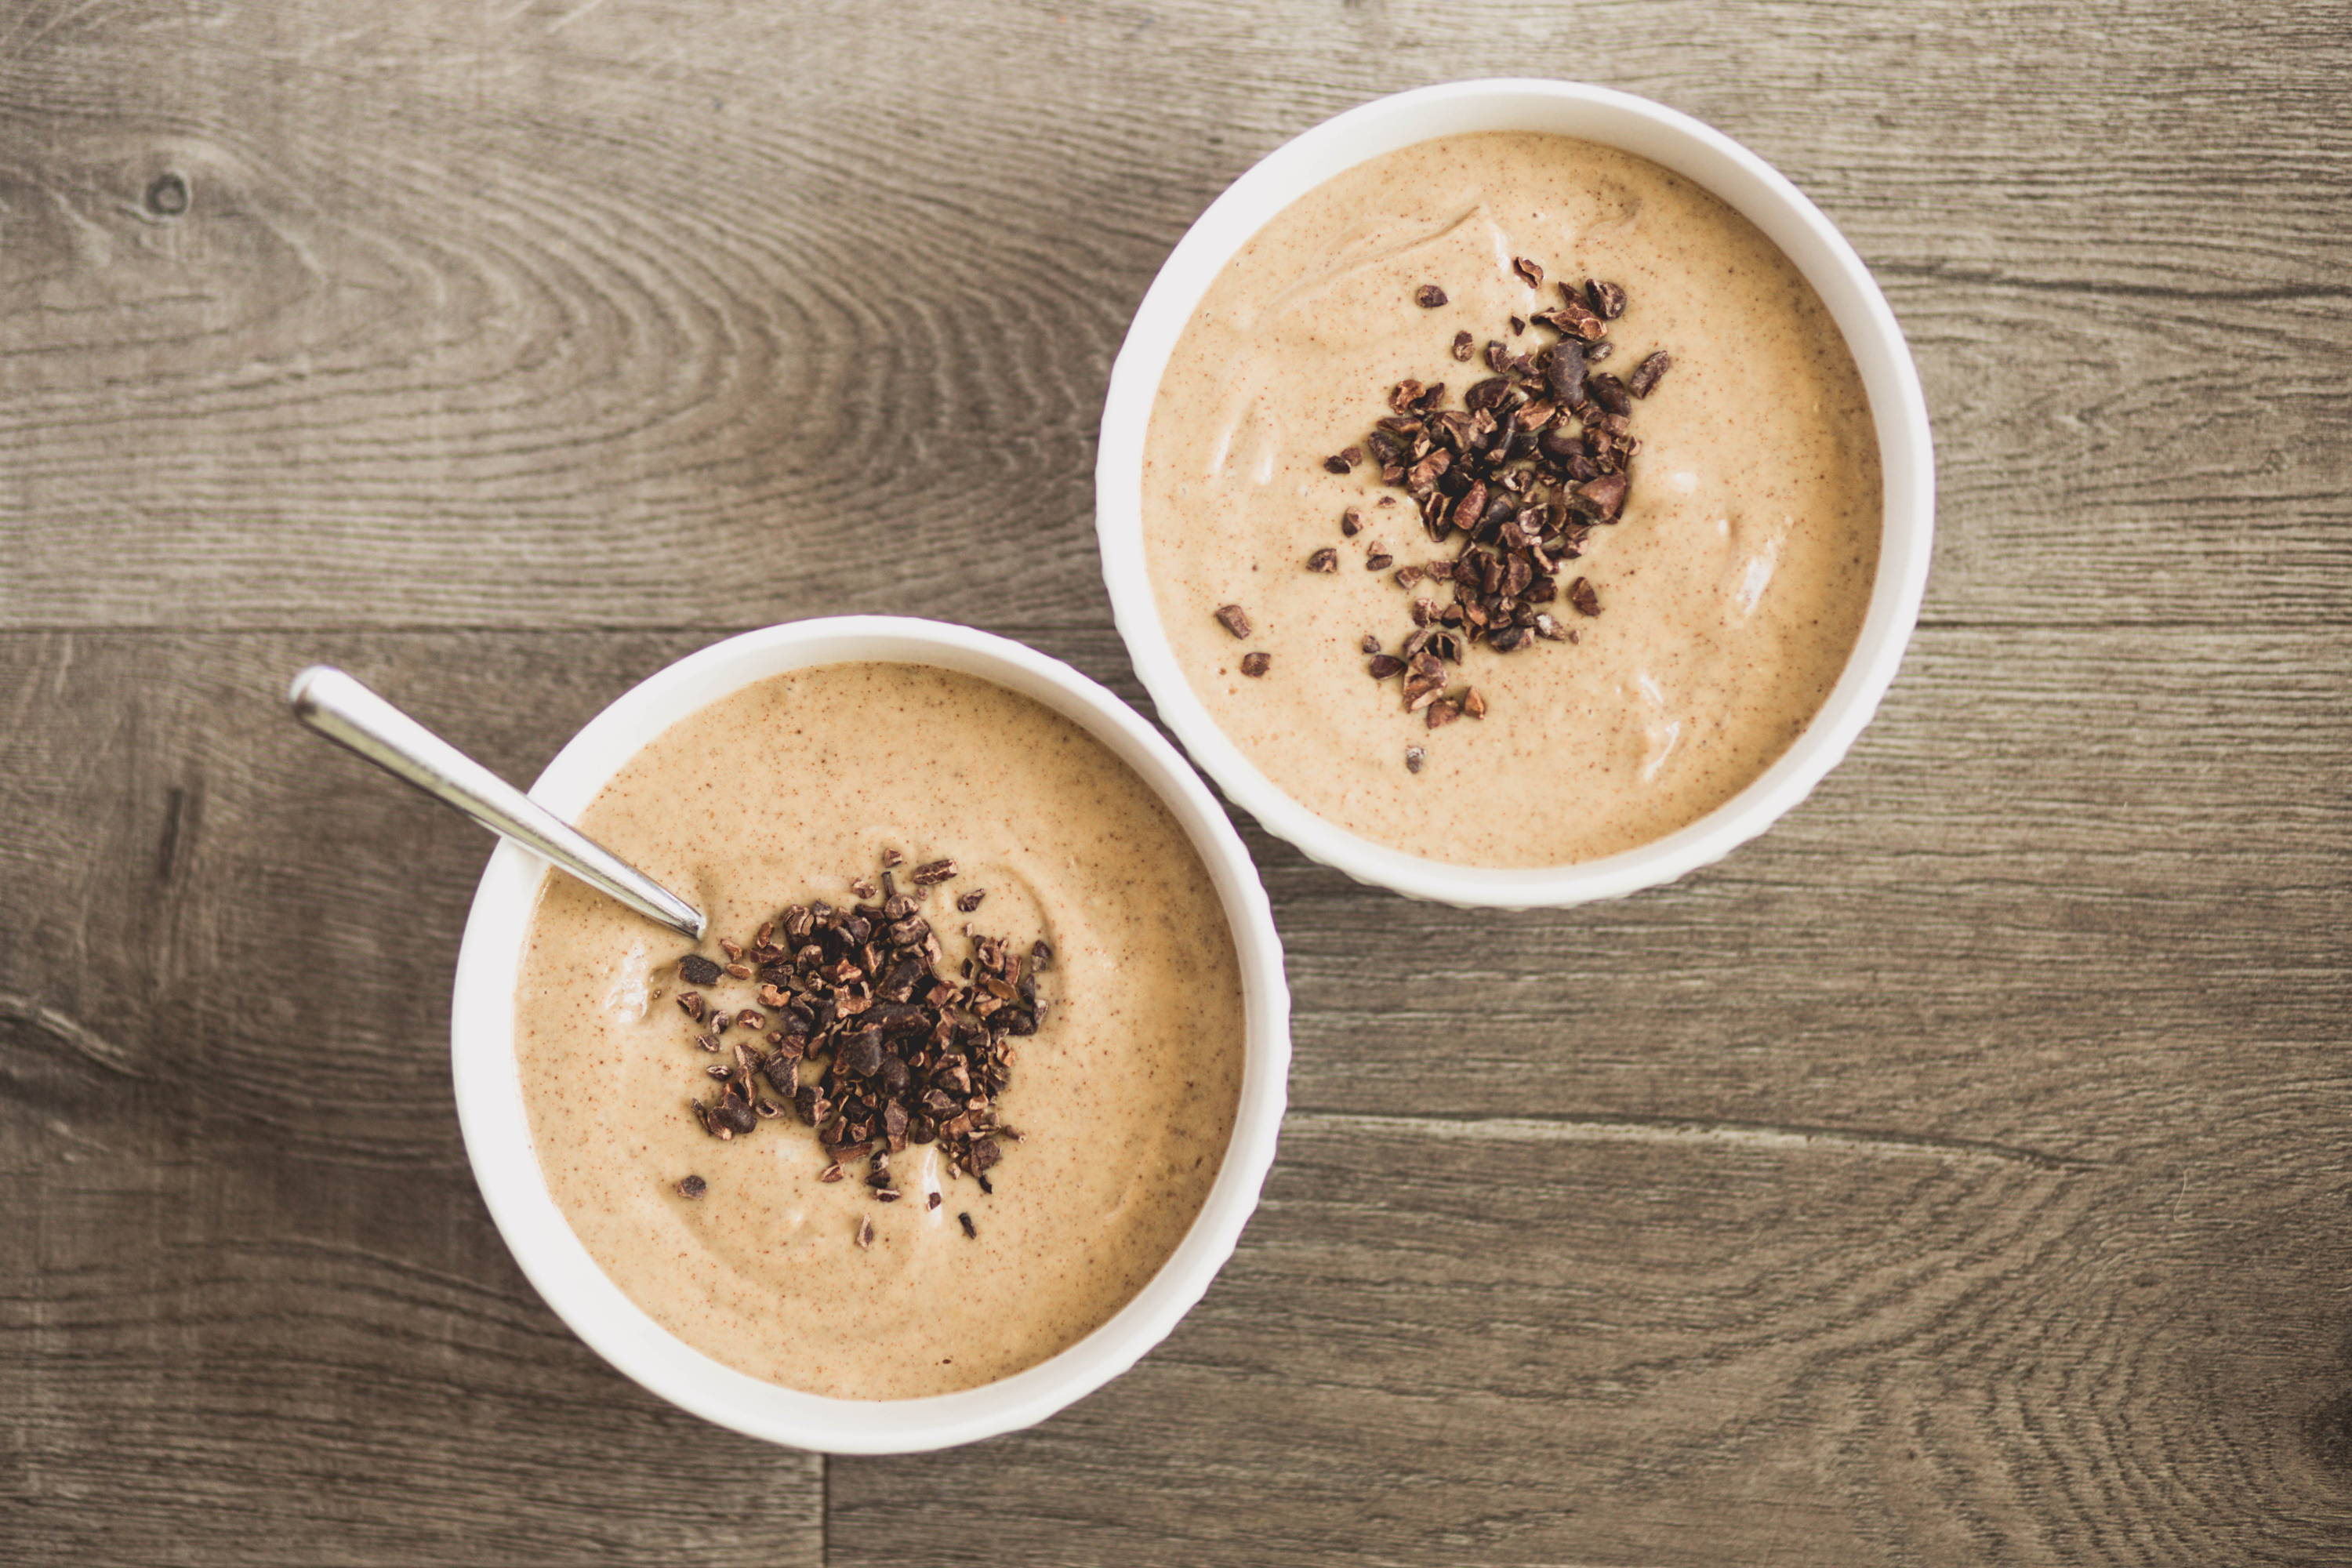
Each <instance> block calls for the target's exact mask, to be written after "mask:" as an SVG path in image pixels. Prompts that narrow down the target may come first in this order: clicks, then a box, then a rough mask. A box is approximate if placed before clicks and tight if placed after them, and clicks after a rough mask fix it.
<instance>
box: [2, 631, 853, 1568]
mask: <svg viewBox="0 0 2352 1568" xmlns="http://www.w3.org/2000/svg"><path fill="white" fill-rule="evenodd" d="M33 651H34V649H33V648H32V647H31V646H30V645H29V644H28V643H27V642H26V640H25V639H12V640H9V641H8V642H7V643H6V644H5V650H0V712H4V713H5V715H6V717H7V719H8V720H9V721H10V724H9V728H10V730H11V731H12V733H11V734H10V736H9V738H8V740H7V741H6V742H5V744H0V752H5V763H0V772H5V782H0V840H5V845H6V848H5V853H0V908H5V910H7V911H8V917H7V918H6V919H5V921H0V1215H7V1216H8V1219H7V1221H6V1223H5V1224H0V1410H5V1412H6V1413H7V1414H6V1418H5V1420H0V1561H6V1562H10V1563H63V1562H69V1561H81V1562H89V1563H133V1562H136V1563H224V1562H236V1563H255V1564H277V1563H283V1564H288V1565H299V1568H318V1565H321V1564H329V1563H403V1564H422V1563H449V1564H454V1565H465V1568H472V1565H476V1564H479V1563H485V1562H499V1563H551V1564H555V1563H582V1562H590V1561H593V1562H599V1563H604V1562H614V1563H623V1562H626V1563H661V1564H677V1563H740V1562H743V1561H746V1560H747V1559H749V1558H750V1557H751V1555H752V1554H754V1553H756V1554H757V1556H758V1559H759V1560H760V1561H761V1562H765V1563H780V1564H793V1563H805V1564H812V1565H814V1564H815V1563H820V1562H821V1561H822V1560H823V1554H824V1553H823V1546H824V1542H823V1518H822V1511H823V1496H824V1491H823V1468H822V1461H821V1460H819V1459H817V1458H814V1457H811V1456H807V1455H802V1454H793V1453H789V1452H786V1451H784V1450H782V1449H777V1448H773V1447H769V1446H767V1445H765V1444H761V1443H756V1442H752V1441H750V1440H748V1439H741V1438H737V1437H734V1436H731V1435H730V1434H727V1433H723V1432H720V1431H718V1430H717V1429H715V1428H712V1427H710V1426H706V1425H705V1424H704V1423H702V1422H700V1421H699V1420H697V1419H695V1418H693V1417H691V1416H688V1415H685V1414H684V1413H683V1412H680V1411H678V1410H677V1409H675V1408H674V1407H672V1406H670V1405H667V1404H666V1403H664V1402H663V1401H660V1400H658V1399H656V1398H655V1397H654V1396H653V1395H651V1394H646V1393H645V1392H643V1391H642V1390H640V1389H638V1388H637V1387H635V1385H634V1384H629V1383H627V1382H625V1380H623V1379H622V1378H621V1377H619V1376H618V1375H616V1374H614V1373H612V1372H611V1371H609V1370H608V1369H607V1368H606V1367H605V1366H604V1363H602V1362H600V1361H598V1360H597V1359H596V1358H595V1357H594V1356H593V1354H592V1353H590V1352H589V1351H588V1350H587V1348H586V1347H585V1346H584V1345H583V1344H582V1343H580V1342H579V1341H577V1340H576V1339H574V1338H573V1337H572V1334H571V1333H570V1331H567V1330H566V1329H564V1328H563V1327H562V1324H561V1323H559V1322H558V1321H556V1320H555V1319H554V1317H553V1316H552V1315H551V1313H550V1312H549V1311H548V1310H546V1308H545V1307H544V1305H543V1304H542V1303H541V1301H540V1300H539V1298H538V1296H537V1295H536V1294H535V1293H534V1292H533V1291H532V1290H531V1289H530V1286H529V1285H528V1284H527V1283H526V1282H525V1281H524V1279H522V1277H521V1275H520V1272H519V1271H518V1270H517V1269H516V1268H515V1267H514V1265H513V1263H512V1262H511V1261H510V1260H509V1258H508V1256H507V1253H506V1251H505V1248H504V1247H503V1246H502V1244H501V1243H500V1242H499V1239H498V1237H497V1234H496V1232H495V1231H494V1230H493V1228H492V1227H491V1226H490V1223H489V1219H488V1215H487V1213H486V1212H485V1211H484V1209H483V1208H482V1205H481V1203H480V1200H479V1198H478V1195H477V1194H476V1193H475V1190H474V1186H473V1183H472V1179H471V1176H470V1174H469V1172H468V1170H467V1165H466V1163H465V1160H464V1156H463V1152H462V1150H461V1148H460V1146H459V1142H458V1137H457V1122H456V1119H455V1108H454V1106H453V1105H452V1103H451V1101H450V1091H449V1083H448V1070H447V1065H446V1064H447V1060H448V1057H447V1047H446V1036H445V1033H444V1030H445V1025H446V986H447V984H448V975H449V968H450V959H451V955H452V953H453V952H454V946H453V939H454V935H455V932H456V929H457V926H456V921H457V916H458V913H459V911H460V910H462V907H463V901H464V887H463V884H464V882H465V881H467V880H468V879H470V874H471V873H470V871H469V870H468V864H469V863H470V862H474V861H478V858H479V851H480V849H481V848H482V846H481V845H480V844H478V843H473V844H466V845H464V846H463V848H462V851H461V850H460V847H459V846H458V844H457V843H455V842H452V843H450V844H448V845H447V846H446V847H445V849H444V851H443V853H442V854H441V855H440V856H439V859H438V864H437V865H436V866H435V867H433V868H428V870H427V873H426V875H425V877H424V878H423V879H421V881H420V882H419V883H417V884H407V883H406V881H405V879H404V878H403V877H402V876H401V875H400V874H399V873H398V872H397V871H396V870H394V868H392V867H391V866H390V865H389V864H388V863H386V864H384V865H383V866H382V867H380V868H377V869H376V870H374V871H371V870H369V869H368V868H364V867H362V866H358V865H356V864H355V860H356V859H357V858H354V857H352V856H350V855H348V853H347V850H348V848H349V844H350V840H349V839H347V838H346V837H344V835H346V834H351V833H355V832H367V831H372V830H373V831H378V832H381V833H382V835H383V837H382V840H381V841H382V842H385V843H391V842H408V843H411V844H415V842H417V838H418V836H417V835H416V834H415V832H414V831H413V830H412V831H404V830H403V829H402V827H401V826H400V824H399V823H398V822H397V821H396V820H387V819H385V818H383V816H382V811H383V807H384V805H386V795H385V792H383V791H379V790H375V789H373V788H368V787H364V786H362V787H360V788H352V787H350V786H352V785H353V784H358V783H359V781H358V780H357V779H355V778H354V777H352V775H350V774H348V773H340V770H337V769H333V768H328V769H325V770H321V769H320V767H319V766H318V764H319V763H321V762H325V761H328V760H329V759H327V758H325V757H324V756H323V755H322V754H321V749H319V748H315V747H313V746H309V745H306V746H302V747H300V748H299V750H297V749H294V748H287V747H283V746H260V747H258V748H257V746H256V745H255V742H256V741H257V737H258V736H260V735H262V734H265V733H268V734H270V735H271V738H272V739H276V738H277V736H276V735H275V733H274V732H275V731H277V729H278V727H279V726H280V725H282V724H283V722H284V721H282V720H281V719H279V718H278V716H277V714H276V713H274V712H273V711H271V707H272V698H273V697H274V693H272V692H271V691H270V686H271V685H272V684H274V682H273V681H272V680H268V679H263V678H262V674H261V671H260V670H259V669H257V668H256V666H255V665H254V664H253V663H250V662H247V661H241V660H239V659H237V658H234V657H231V658H226V659H222V658H217V657H216V653H215V654H213V655H210V656H208V653H207V651H206V650H204V649H201V648H199V647H195V646H194V645H175V644H174V643H173V642H172V641H171V640H169V639H157V638H139V639H131V640H130V641H129V642H126V643H124V644H121V645H117V646H114V647H108V648H94V647H89V646H88V645H85V644H78V643H76V642H75V641H74V640H72V639H68V638H49V639H44V640H43V641H42V643H41V644H40V646H39V651H38V652H37V655H36V657H34V658H30V659H26V658H23V657H22V656H23V655H25V654H26V653H28V652H33ZM418 651H419V653H420V654H422V653H424V652H425V650H424V649H422V648H420V649H419V650H418ZM279 657H282V655H280V656H279ZM276 673H277V672H276V671H275V670H274V669H272V670H271V671H270V674H271V675H272V676H274V675H275V674H276ZM288 738H294V737H288ZM339 778H340V783H339V782H338V779H339ZM337 795H341V796H342V798H341V800H340V801H339V800H337V799H336V798H335V797H336V796H337ZM281 813H283V815H280V814H281ZM338 883H340V884H341V885H340V889H339V890H335V891H332V892H330V889H333V888H335V887H336V885H337V884H338ZM320 895H325V897H324V898H323V899H322V898H321V896H320ZM329 905H333V906H336V907H338V908H340V909H341V915H340V916H330V917H329V918H328V919H327V920H326V921H325V923H324V924H322V925H317V926H313V925H312V924H311V923H310V919H309V916H307V915H305V914H304V913H302V912H301V911H302V910H304V909H306V908H307V909H308V910H310V911H311V912H312V913H316V914H323V913H325V911H326V910H327V907H328V906H329Z"/></svg>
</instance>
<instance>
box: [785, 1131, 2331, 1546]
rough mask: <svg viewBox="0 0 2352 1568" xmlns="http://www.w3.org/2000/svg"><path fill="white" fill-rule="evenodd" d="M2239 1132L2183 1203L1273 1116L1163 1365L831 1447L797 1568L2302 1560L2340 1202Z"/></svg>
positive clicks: (2122, 1174)
mask: <svg viewBox="0 0 2352 1568" xmlns="http://www.w3.org/2000/svg"><path fill="white" fill-rule="evenodd" d="M2305 1130H2306V1140H2307V1141H2305V1142H2302V1143H2301V1144H2300V1145H2299V1146H2300V1147H2301V1148H2302V1149H2303V1150H2304V1151H2305V1154H2306V1155H2310V1154H2315V1153H2316V1152H2318V1151H2319V1149H2320V1148H2321V1147H2322V1146H2323V1145H2326V1146H2330V1147H2332V1149H2333V1150H2334V1152H2336V1154H2338V1155H2340V1154H2341V1152H2342V1151H2343V1140H2342V1138H2341V1136H2340V1135H2339V1134H2334V1133H2331V1134H2328V1135H2326V1137H2325V1138H2311V1137H2310V1136H2309V1134H2310V1124H2309V1123H2305ZM2277 1153H2278V1155H2279V1156H2280V1157H2277V1158H2272V1159H2263V1158H2260V1157H2256V1158H2254V1159H2251V1160H2248V1161H2245V1162H2242V1163H2231V1164H2228V1165H2221V1166H2215V1167H2212V1168H2210V1169H2209V1170H2208V1171H2207V1172H2206V1173H2204V1180H2205V1181H2207V1182H2210V1185H2200V1188H2199V1190H2198V1191H2197V1192H2196V1193H2195V1194H2193V1195H2191V1196H2184V1194H2182V1193H2181V1192H2180V1191H2179V1190H2178V1189H2177V1188H2175V1187H2173V1186H2168V1185H2159V1184H2150V1183H2147V1182H2146V1181H2144V1180H2143V1179H2141V1177H2140V1176H2139V1175H2138V1174H2137V1173H2133V1172H2130V1171H2124V1170H2115V1169H2109V1168H2104V1167H2094V1168H2052V1167H2049V1166H2047V1165H2044V1164H2042V1163H2037V1162H2033V1161H2030V1160H2021V1159H2019V1158H2016V1157H2013V1156H2010V1155H2006V1154H2002V1153H1999V1152H1990V1151H1985V1150H1965V1149H1955V1148H1948V1147H1939V1146H1931V1145H1919V1144H1914V1143H1907V1142H1901V1141H1895V1140H1854V1141H1848V1142H1840V1143H1821V1142H1815V1143H1811V1144H1808V1143H1805V1142H1802V1141H1801V1140H1796V1139H1790V1138H1783V1137H1780V1136H1777V1135H1759V1134H1755V1133H1739V1132H1731V1133H1707V1134H1680V1133H1677V1134H1666V1133H1661V1132H1660V1131H1657V1130H1655V1129H1647V1130H1631V1131H1623V1132H1619V1131H1606V1130H1595V1129H1590V1128H1580V1127H1578V1126H1575V1125H1573V1124H1548V1123H1544V1122H1540V1121H1526V1122H1518V1123H1508V1122H1506V1123H1500V1124H1497V1123H1492V1122H1468V1123H1448V1122H1436V1121H1413V1120H1411V1119H1401V1118H1363V1117H1349V1116H1321V1115H1306V1116H1295V1117H1294V1118H1293V1119H1292V1121H1291V1123H1290V1125H1289V1127H1288V1129H1287V1131H1286V1134H1285V1137H1284V1142H1283V1149H1282V1158H1281V1161H1280V1163H1278V1164H1277V1166H1276V1171H1275V1174H1274V1178H1273V1181H1272V1184H1271V1185H1270V1188H1269V1192H1268V1196H1267V1202H1266V1204H1265V1207H1264V1208H1263V1209H1262V1210H1261V1211H1260V1213H1259V1215H1258V1216H1257V1218H1256V1220H1255V1222H1254V1224H1253V1225H1252V1226H1251V1229H1250V1232H1249V1234H1248V1236H1247V1237H1246V1239H1245V1240H1244V1243H1243V1246H1242V1249H1241V1252H1240V1254H1239V1255H1238V1256H1237V1257H1236V1258H1235V1259H1234V1263H1233V1264H1232V1266H1231V1267H1230V1268H1228V1269H1227V1270H1226V1272H1225V1274H1224V1275H1223V1278H1222V1279H1220V1281H1219V1282H1218V1284H1217V1285H1216V1286H1215V1287H1214V1288H1213V1289H1212V1291H1211V1292H1210V1295H1209V1297H1208V1299H1207V1300H1206V1301H1205V1302H1203V1304H1202V1306H1201V1307H1200V1308H1199V1309H1198V1310H1195V1311H1194V1312H1193V1314H1192V1316H1191V1317H1190V1318H1188V1319H1187V1320H1186V1321H1185V1322H1184V1323H1183V1324H1182V1325H1181V1327H1180V1328H1179V1329H1178V1331H1177V1332H1176V1334H1175V1336H1174V1337H1173V1338H1172V1339H1171V1341H1170V1342H1169V1343H1168V1344H1167V1345H1165V1346H1164V1347H1163V1348H1162V1349H1161V1350H1160V1352H1157V1353H1156V1354H1154V1355H1152V1356H1151V1357H1150V1358H1149V1359H1147V1360H1146V1361H1145V1362H1144V1363H1142V1364H1141V1365H1140V1366H1139V1368H1138V1369H1137V1370H1136V1371H1135V1372H1133V1373H1130V1374H1129V1375H1128V1376H1127V1377H1126V1378H1124V1379H1122V1380H1121V1381H1119V1382H1118V1383H1117V1384H1113V1385H1111V1387H1109V1388H1108V1389H1106V1390H1105V1391H1103V1392H1102V1393H1101V1394H1097V1395H1096V1396H1094V1397H1093V1398H1091V1399H1089V1400H1087V1401H1086V1402H1085V1403H1083V1404H1081V1405H1078V1406H1077V1407H1076V1408H1075V1409H1074V1410H1072V1411H1070V1412H1069V1413H1067V1414H1066V1415H1064V1416H1062V1417H1061V1418H1059V1419H1057V1420H1055V1421H1054V1422H1052V1423H1050V1424H1048V1425H1047V1426H1044V1427H1041V1428H1038V1429H1036V1430H1034V1431H1031V1432H1028V1433H1024V1434H1019V1435H1015V1436H1010V1437H1006V1438H1002V1439H999V1440H996V1441H993V1442H990V1443H986V1444H982V1445H980V1446H978V1447H972V1448H968V1449H962V1450H959V1451H955V1452H951V1453H948V1454H942V1455H936V1456H924V1457H919V1458H895V1459H875V1460H867V1459H858V1460H836V1461H835V1464H834V1469H833V1478H832V1519H833V1527H832V1537H831V1540H832V1552H833V1556H832V1561H833V1562H834V1563H836V1564H840V1565H844V1568H846V1565H852V1564H861V1563H891V1562H905V1561H918V1562H924V1563H941V1564H949V1563H993V1562H1000V1561H1003V1558H1004V1555H1005V1549H1006V1543H1007V1542H1018V1548H1017V1551H1016V1552H1014V1555H1017V1557H1018V1558H1019V1560H1021V1561H1023V1562H1026V1563H1052V1564H1055V1565H1057V1568H1076V1565H1079V1564H1096V1563H1133V1562H1149V1563H1160V1562H1181V1563H1200V1564H1214V1565H1220V1568H1222V1565H1227V1564H1232V1565H1242V1564H1249V1565H1256V1564H1294V1563H1299V1564H1303V1563H1339V1562H1346V1563H1367V1564H1393V1565H1395V1568H1422V1565H1424V1564H1427V1563H1480V1564H1493V1565H1496V1568H1517V1565H1521V1564H1525V1565H1528V1568H1533V1565H1536V1564H1545V1565H1556V1564H1561V1563H1573V1564H1579V1565H1595V1568H1597V1565H1601V1564H1610V1565H1622V1564H1642V1565H1644V1568H1669V1565H1674V1564H1688V1565H1690V1568H1716V1565H1717V1564H1721V1563H1759V1564H1761V1563H1914V1564H1945V1563H1949V1564H1999V1563H2061V1562H2063V1563H2171V1562H2196V1563H2253V1562H2259V1563H2308V1564H2321V1563H2341V1562H2343V1561H2344V1560H2345V1557H2346V1555H2347V1552H2352V1497H2347V1489H2346V1486H2345V1479H2344V1473H2343V1469H2342V1464H2343V1447H2342V1441H2341V1436H2340V1427H2341V1425H2342V1422H2343V1419H2344V1416H2343V1411H2344V1409H2345V1408H2346V1403H2347V1396H2346V1395H2345V1394H2344V1393H2343V1390H2344V1388H2345V1386H2346V1384H2347V1370H2346V1365H2345V1362H2344V1350H2343V1338H2342V1333H2343V1329H2342V1320H2343V1314H2342V1309H2341V1306H2340V1304H2339V1302H2338V1301H2337V1300H2336V1299H2335V1298H2336V1291H2337V1289H2338V1282H2339V1281H2340V1279H2342V1277H2343V1272H2344V1269H2345V1268H2346V1266H2347V1263H2352V1256H2347V1243H2346V1240H2345V1237H2344V1234H2343V1228H2344V1227H2343V1226H2342V1224H2341V1220H2340V1213H2339V1211H2340V1207H2341V1205H2340V1198H2339V1195H2338V1193H2337V1188H2338V1187H2339V1185H2340V1181H2339V1179H2338V1178H2337V1177H2336V1176H2335V1175H2333V1174H2328V1173H2321V1172H2320V1171H2317V1170H2315V1169H2312V1168H2310V1167H2309V1166H2305V1167H2304V1168H2302V1169H2300V1170H2298V1169H2297V1168H2296V1162H2295V1160H2294V1157H2292V1156H2290V1155H2288V1154H2287V1152H2286V1151H2284V1150H2280V1151H2277ZM2224 1215H2226V1216H2228V1217H2226V1218H2225V1217H2223V1216H2224ZM2224 1478H2226V1479H2224Z"/></svg>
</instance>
